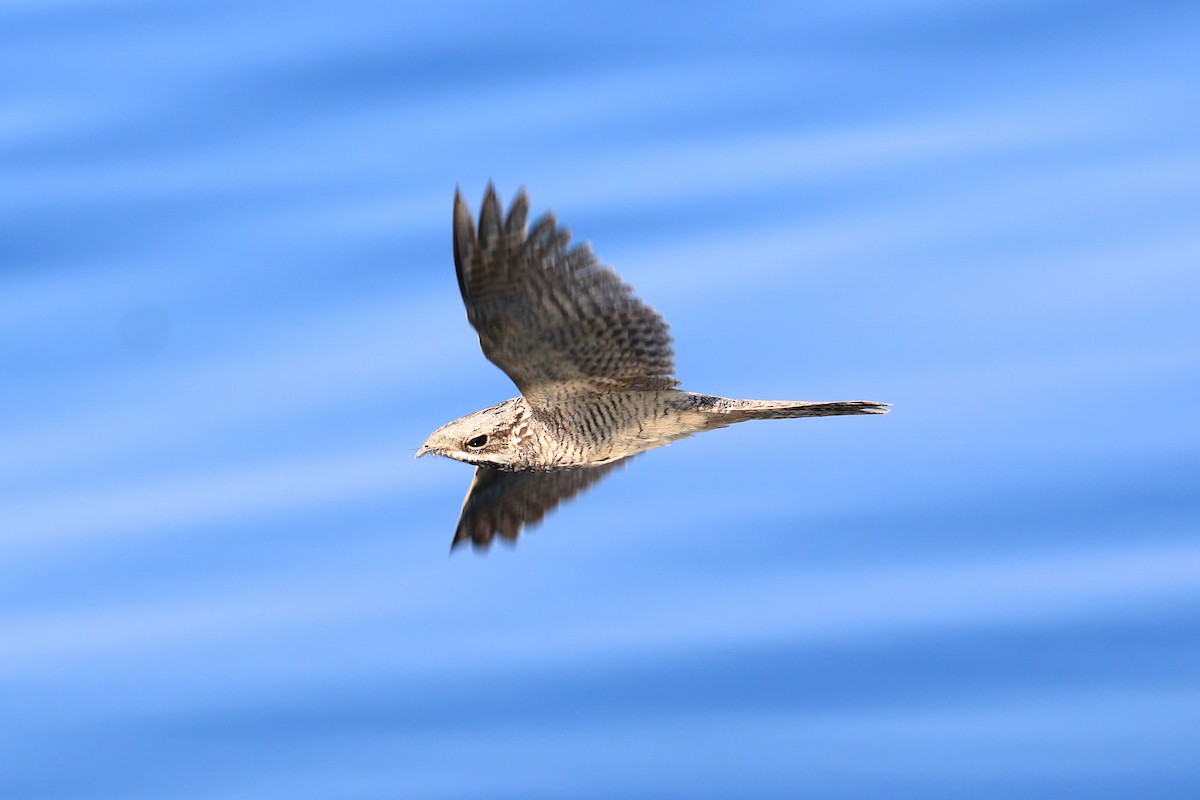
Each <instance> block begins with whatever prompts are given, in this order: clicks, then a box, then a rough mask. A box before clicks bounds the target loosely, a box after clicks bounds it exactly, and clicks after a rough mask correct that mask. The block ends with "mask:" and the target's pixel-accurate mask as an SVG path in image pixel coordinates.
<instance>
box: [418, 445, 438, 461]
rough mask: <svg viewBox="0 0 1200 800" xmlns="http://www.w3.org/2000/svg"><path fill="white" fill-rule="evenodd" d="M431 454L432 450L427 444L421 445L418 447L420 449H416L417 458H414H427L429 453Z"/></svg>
mask: <svg viewBox="0 0 1200 800" xmlns="http://www.w3.org/2000/svg"><path fill="white" fill-rule="evenodd" d="M432 452H434V449H433V448H432V447H430V446H429V445H427V444H423V445H421V446H420V448H418V449H417V456H416V457H417V458H420V457H421V456H427V455H429V454H430V453H432Z"/></svg>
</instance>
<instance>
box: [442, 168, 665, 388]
mask: <svg viewBox="0 0 1200 800" xmlns="http://www.w3.org/2000/svg"><path fill="white" fill-rule="evenodd" d="M528 215H529V199H528V197H526V195H525V193H524V192H523V191H522V192H521V193H520V194H518V195H517V197H516V199H515V200H514V201H513V204H512V206H511V207H510V208H509V211H508V216H507V218H504V219H502V218H501V209H500V201H499V200H498V199H497V198H496V192H495V189H493V188H492V187H491V186H488V190H487V194H486V195H485V196H484V199H483V208H482V209H481V210H480V213H479V228H478V230H476V228H475V222H474V220H473V219H472V218H471V212H470V211H469V210H468V209H467V205H466V203H464V202H463V199H462V196H461V195H459V194H457V193H456V194H455V197H454V267H455V269H456V271H457V272H458V287H459V290H460V291H461V292H462V298H463V303H464V305H466V307H467V319H468V320H470V322H471V325H473V326H474V327H475V330H476V331H477V332H478V333H479V344H480V346H481V347H482V348H483V354H484V355H485V356H487V357H488V359H489V360H491V362H492V363H494V364H495V365H496V366H498V367H499V368H500V369H502V370H504V372H505V374H507V375H508V376H509V377H510V378H512V380H513V382H514V383H516V384H517V388H518V389H520V390H521V394H523V395H524V396H525V398H526V399H527V400H529V402H530V404H531V405H533V406H534V407H535V408H539V407H545V406H546V405H547V404H548V403H549V402H550V401H551V400H552V399H554V398H556V397H562V396H564V395H569V394H575V393H589V392H602V391H609V390H619V389H647V390H653V389H665V388H670V387H672V386H675V385H676V384H677V381H676V380H675V379H674V378H673V377H672V375H673V373H674V371H675V359H674V354H673V352H672V350H671V336H670V334H669V333H668V332H667V323H666V322H664V321H663V318H662V317H661V316H659V314H658V312H656V311H655V310H654V309H652V308H650V307H649V306H647V305H646V304H645V303H643V302H642V301H641V300H639V299H637V298H636V297H634V295H633V289H632V288H631V287H630V286H628V285H627V284H625V283H623V282H622V281H621V279H620V278H619V277H618V276H617V274H616V273H615V272H613V270H612V269H611V268H609V267H605V266H603V265H601V264H600V263H599V262H598V261H597V260H596V258H595V256H594V255H592V252H591V250H590V248H588V246H587V245H586V244H584V245H576V246H575V247H570V246H569V245H570V239H571V236H570V233H569V232H568V231H567V230H566V229H564V228H559V227H558V226H557V224H556V223H555V220H554V215H553V214H546V215H545V216H543V217H542V218H541V219H539V220H538V221H537V222H536V223H534V226H533V229H532V230H530V231H528V232H527V231H526V220H527V218H528Z"/></svg>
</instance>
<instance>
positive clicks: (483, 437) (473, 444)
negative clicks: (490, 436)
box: [467, 433, 487, 450]
mask: <svg viewBox="0 0 1200 800" xmlns="http://www.w3.org/2000/svg"><path fill="white" fill-rule="evenodd" d="M485 444H487V434H486V433H481V434H479V435H478V436H476V437H475V438H474V439H467V447H469V448H471V449H472V450H477V449H479V448H480V447H483V446H484V445H485Z"/></svg>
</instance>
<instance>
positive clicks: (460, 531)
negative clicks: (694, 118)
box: [417, 185, 888, 549]
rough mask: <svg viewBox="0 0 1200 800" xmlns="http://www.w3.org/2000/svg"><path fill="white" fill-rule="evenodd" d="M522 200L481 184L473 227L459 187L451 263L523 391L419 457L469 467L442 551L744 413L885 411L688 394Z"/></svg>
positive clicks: (628, 303)
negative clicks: (506, 198) (471, 472)
mask: <svg viewBox="0 0 1200 800" xmlns="http://www.w3.org/2000/svg"><path fill="white" fill-rule="evenodd" d="M528 217H529V198H528V197H527V196H526V195H525V192H524V191H521V192H520V193H518V194H517V196H516V199H514V200H513V202H512V205H511V206H510V207H509V210H508V214H507V215H505V214H503V212H502V209H501V206H500V201H499V199H498V198H497V197H496V192H495V189H494V188H493V187H492V186H491V185H489V186H488V189H487V192H486V194H485V195H484V198H483V207H482V208H481V210H480V213H479V226H478V228H476V226H475V221H474V219H473V218H472V217H471V212H470V210H469V209H468V208H467V204H466V203H465V202H463V199H462V195H461V194H460V193H459V192H457V191H456V192H455V195H454V268H455V270H456V272H457V273H458V288H459V291H460V292H461V293H462V299H463V304H464V305H465V306H466V308H467V320H468V321H469V322H470V323H471V325H472V326H473V327H474V328H475V330H476V332H477V333H478V334H479V344H480V347H481V348H482V349H483V354H484V355H485V356H487V358H488V360H490V361H491V362H492V363H493V364H495V365H496V366H497V367H499V368H500V369H501V370H503V371H504V373H505V374H506V375H508V377H509V378H511V379H512V381H513V383H515V384H516V385H517V388H518V389H519V390H520V392H521V394H520V396H519V397H514V398H513V399H511V400H505V401H504V402H502V403H498V404H496V405H494V406H492V407H490V408H485V409H483V410H482V411H476V412H475V413H473V414H468V415H467V416H465V417H461V418H459V419H456V420H454V421H453V422H449V423H447V424H445V425H443V426H442V427H440V428H438V429H437V430H435V431H434V432H433V433H432V434H430V436H429V438H428V439H427V440H426V441H425V444H423V445H422V446H421V447H420V449H419V450H417V457H418V458H419V457H421V456H424V455H428V454H433V455H440V456H446V457H448V458H453V459H457V460H458V461H465V462H466V463H468V464H473V465H475V479H474V481H472V483H471V488H470V489H469V490H468V491H467V496H466V499H465V500H464V501H463V508H462V513H461V515H460V518H459V521H458V527H457V529H456V530H455V532H454V540H453V544H452V546H451V549H453V548H454V547H456V546H458V545H460V544H462V543H464V542H467V541H469V542H471V544H472V545H473V546H474V547H476V548H478V549H486V548H487V547H488V546H489V545H490V544H491V542H492V540H493V539H494V537H495V536H496V535H499V536H501V537H502V538H503V539H505V540H508V541H514V540H515V539H516V538H517V535H518V533H519V532H520V530H521V528H522V526H524V525H526V524H532V523H535V522H537V521H539V520H541V519H542V517H544V516H545V515H546V514H547V513H548V512H549V511H550V510H552V509H553V508H554V507H555V506H556V505H558V504H559V503H560V502H562V501H563V500H566V499H568V498H570V497H572V496H574V495H575V494H577V493H579V492H581V491H583V490H584V489H586V488H587V487H588V486H590V485H592V484H593V483H595V482H596V481H598V480H600V479H601V478H602V477H604V476H605V475H606V474H608V473H609V472H610V471H611V470H612V468H613V467H614V466H615V465H616V464H617V463H619V462H621V461H622V460H623V459H627V458H629V457H630V456H633V455H636V454H638V453H641V452H643V451H645V450H650V449H653V448H655V447H662V446H663V445H666V444H670V443H671V442H673V441H675V440H676V439H682V438H683V437H685V436H690V435H691V434H693V433H698V432H700V431H707V430H713V429H715V428H723V427H725V426H726V425H731V424H733V423H735V422H744V421H746V420H751V419H787V418H791V417H827V416H836V415H842V414H885V413H887V410H888V404H887V403H876V402H872V401H867V400H845V401H839V402H832V403H825V402H810V401H799V400H734V399H730V398H726V397H716V396H713V395H707V394H695V393H692V392H685V391H683V390H682V389H679V388H677V387H678V386H679V382H678V381H677V380H675V378H674V372H675V357H674V351H673V350H672V347H671V337H670V335H669V334H668V332H667V323H666V322H665V321H663V318H662V317H661V316H660V315H659V314H658V312H656V311H655V310H654V309H652V308H651V307H650V306H648V305H646V304H645V303H643V302H642V301H641V300H639V299H638V298H637V297H635V296H634V294H633V289H632V288H631V287H630V286H629V285H628V284H626V283H624V282H623V281H622V280H621V279H620V278H619V277H618V276H617V274H616V273H615V272H614V271H613V270H612V268H610V267H607V266H604V265H602V264H600V263H599V261H597V260H596V257H595V256H594V255H593V254H592V251H591V249H590V248H589V247H588V245H587V244H578V245H574V246H572V245H571V235H570V232H569V231H567V230H566V229H565V228H561V227H559V225H558V224H557V222H556V221H555V218H554V215H553V214H552V213H547V214H545V215H544V216H542V217H541V218H540V219H538V220H537V221H536V222H534V224H533V228H532V229H529V228H528V227H527V221H528Z"/></svg>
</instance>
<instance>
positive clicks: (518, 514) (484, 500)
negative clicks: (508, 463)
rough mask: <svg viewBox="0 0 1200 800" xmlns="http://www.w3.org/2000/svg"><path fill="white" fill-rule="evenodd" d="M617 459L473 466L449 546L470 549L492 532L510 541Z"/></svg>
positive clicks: (485, 544)
mask: <svg viewBox="0 0 1200 800" xmlns="http://www.w3.org/2000/svg"><path fill="white" fill-rule="evenodd" d="M620 463H623V462H620V461H615V462H613V463H611V464H603V465H601V466H598V467H580V468H578V469H560V470H555V471H553V472H502V471H500V470H495V469H489V468H488V467H476V468H475V480H473V481H472V482H471V488H470V489H468V490H467V497H466V499H465V500H463V507H462V515H461V516H460V517H459V519H458V528H456V529H455V531H454V542H453V543H452V544H451V545H450V548H451V549H452V550H453V549H454V548H456V547H458V546H459V545H461V544H464V543H466V542H470V543H471V545H472V546H473V547H474V548H475V549H476V550H486V549H487V548H488V547H489V546H490V545H491V543H492V540H493V539H494V538H495V537H496V536H497V535H499V536H500V537H501V538H503V539H504V540H506V541H508V542H509V543H513V542H516V540H517V535H518V534H519V533H520V532H521V528H522V527H524V526H525V525H533V524H534V523H536V522H539V521H540V520H541V519H542V517H544V516H546V514H548V513H549V512H550V511H551V510H552V509H553V508H554V507H555V506H557V505H558V504H559V503H561V502H562V501H564V500H568V499H570V498H572V497H574V496H575V495H577V494H579V493H580V492H582V491H583V490H584V489H586V488H588V487H589V486H591V485H592V484H594V483H596V482H597V481H599V480H600V479H601V478H603V477H604V476H606V475H607V474H608V473H609V472H611V471H612V469H613V467H615V466H616V465H617V464H620Z"/></svg>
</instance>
